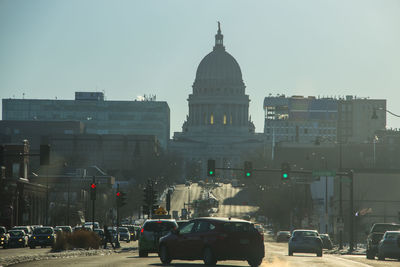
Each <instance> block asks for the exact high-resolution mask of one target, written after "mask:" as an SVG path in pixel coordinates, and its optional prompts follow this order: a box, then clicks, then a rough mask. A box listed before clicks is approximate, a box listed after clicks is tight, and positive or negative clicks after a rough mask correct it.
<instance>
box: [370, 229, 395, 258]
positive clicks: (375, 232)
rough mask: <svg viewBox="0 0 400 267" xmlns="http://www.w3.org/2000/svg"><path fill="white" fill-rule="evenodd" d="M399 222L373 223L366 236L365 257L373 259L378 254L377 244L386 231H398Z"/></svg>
mask: <svg viewBox="0 0 400 267" xmlns="http://www.w3.org/2000/svg"><path fill="white" fill-rule="evenodd" d="M399 230H400V224H396V223H375V224H374V225H373V226H372V227H371V230H370V231H369V233H368V236H367V251H366V257H367V259H375V256H376V255H377V254H378V245H379V241H381V239H382V237H383V235H384V234H385V232H386V231H399Z"/></svg>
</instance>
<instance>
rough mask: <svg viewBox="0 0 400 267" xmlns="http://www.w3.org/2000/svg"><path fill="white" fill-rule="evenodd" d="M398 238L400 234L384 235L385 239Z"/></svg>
mask: <svg viewBox="0 0 400 267" xmlns="http://www.w3.org/2000/svg"><path fill="white" fill-rule="evenodd" d="M399 236H400V233H386V234H385V239H397V238H398V237H399Z"/></svg>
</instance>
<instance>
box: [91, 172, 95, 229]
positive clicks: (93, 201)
mask: <svg viewBox="0 0 400 267" xmlns="http://www.w3.org/2000/svg"><path fill="white" fill-rule="evenodd" d="M92 184H94V185H95V184H96V181H95V177H94V175H93V179H92ZM92 190H96V189H95V188H92ZM94 203H95V199H94V198H92V226H93V229H94Z"/></svg>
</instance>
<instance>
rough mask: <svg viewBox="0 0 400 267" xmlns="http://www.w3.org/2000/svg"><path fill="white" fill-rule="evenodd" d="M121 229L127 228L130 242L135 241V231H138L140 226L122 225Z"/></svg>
mask: <svg viewBox="0 0 400 267" xmlns="http://www.w3.org/2000/svg"><path fill="white" fill-rule="evenodd" d="M122 227H126V228H128V230H129V234H130V239H131V241H136V231H137V229H140V226H136V225H131V224H129V225H122Z"/></svg>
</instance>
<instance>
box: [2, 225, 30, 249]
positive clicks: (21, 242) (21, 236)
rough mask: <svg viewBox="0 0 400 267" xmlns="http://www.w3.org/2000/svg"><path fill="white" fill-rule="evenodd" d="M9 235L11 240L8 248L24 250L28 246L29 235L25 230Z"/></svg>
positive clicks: (11, 232) (10, 232) (11, 231)
mask: <svg viewBox="0 0 400 267" xmlns="http://www.w3.org/2000/svg"><path fill="white" fill-rule="evenodd" d="M8 234H9V235H10V239H9V240H8V244H7V246H6V247H7V248H14V247H21V248H23V247H26V246H27V245H28V235H27V234H26V232H25V231H24V230H18V229H17V230H10V231H8Z"/></svg>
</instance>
